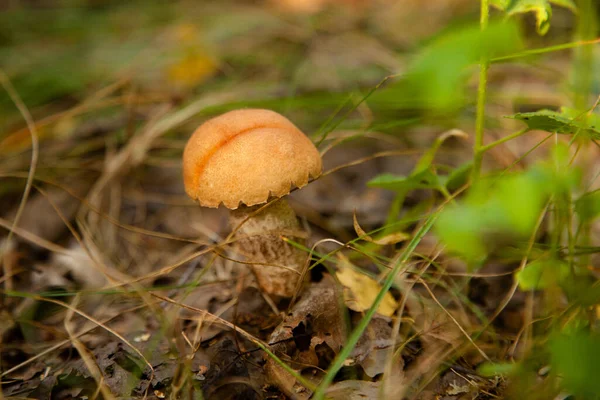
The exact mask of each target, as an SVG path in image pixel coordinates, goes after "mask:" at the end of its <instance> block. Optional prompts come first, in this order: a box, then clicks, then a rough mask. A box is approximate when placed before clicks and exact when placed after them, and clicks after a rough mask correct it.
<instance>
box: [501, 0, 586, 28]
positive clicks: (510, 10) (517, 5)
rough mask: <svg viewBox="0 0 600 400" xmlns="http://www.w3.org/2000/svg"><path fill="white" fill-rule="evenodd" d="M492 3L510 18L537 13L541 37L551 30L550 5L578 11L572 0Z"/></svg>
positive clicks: (502, 1) (512, 0)
mask: <svg viewBox="0 0 600 400" xmlns="http://www.w3.org/2000/svg"><path fill="white" fill-rule="evenodd" d="M490 3H491V4H492V5H493V6H495V7H497V8H499V9H500V10H502V11H504V12H505V13H506V14H507V15H508V16H512V15H515V14H524V13H529V12H532V13H535V20H536V28H537V32H538V33H539V34H540V35H545V34H546V33H547V32H548V29H550V18H551V17H552V6H551V5H550V3H552V4H556V5H558V6H562V7H566V8H569V9H570V10H571V11H573V12H576V11H577V7H576V6H575V3H574V2H573V1H572V0H491V1H490Z"/></svg>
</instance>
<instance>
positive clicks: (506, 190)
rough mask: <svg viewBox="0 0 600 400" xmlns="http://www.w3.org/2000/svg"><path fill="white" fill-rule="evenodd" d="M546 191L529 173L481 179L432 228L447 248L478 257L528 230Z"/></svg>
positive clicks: (462, 254)
mask: <svg viewBox="0 0 600 400" xmlns="http://www.w3.org/2000/svg"><path fill="white" fill-rule="evenodd" d="M546 199H547V191H546V190H545V188H544V186H543V184H540V182H538V181H537V179H536V178H535V176H534V175H533V174H531V173H519V174H514V175H511V176H507V177H503V178H501V179H498V181H497V182H495V183H492V182H490V181H489V180H484V181H481V182H480V183H479V184H478V185H477V186H476V187H474V188H472V189H471V190H470V191H469V193H468V194H467V196H466V198H465V199H464V200H463V201H462V202H460V203H459V204H454V205H451V206H448V207H447V208H446V209H445V210H444V211H443V212H442V214H441V215H440V218H439V220H438V223H437V226H436V232H437V234H438V236H439V237H440V239H441V240H442V241H443V242H444V243H445V244H446V246H447V247H448V249H449V250H450V251H452V252H454V253H457V254H459V255H461V256H463V257H465V258H466V259H468V260H470V261H473V262H476V261H481V260H482V259H483V258H485V256H486V255H487V253H489V252H490V251H492V250H493V249H494V248H496V247H497V246H498V245H499V244H500V243H502V242H505V241H506V240H509V238H513V239H524V238H525V237H527V236H528V235H529V234H531V232H532V230H533V227H534V226H535V222H536V220H537V219H538V217H539V215H540V212H541V210H542V207H543V205H544V202H545V201H546Z"/></svg>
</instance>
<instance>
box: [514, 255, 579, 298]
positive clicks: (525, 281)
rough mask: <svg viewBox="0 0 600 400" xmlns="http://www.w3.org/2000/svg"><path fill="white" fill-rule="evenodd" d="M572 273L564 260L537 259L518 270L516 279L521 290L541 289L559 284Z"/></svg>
mask: <svg viewBox="0 0 600 400" xmlns="http://www.w3.org/2000/svg"><path fill="white" fill-rule="evenodd" d="M570 274H571V270H570V269H569V266H568V265H567V264H566V263H565V262H563V261H560V260H556V259H550V260H536V261H534V262H532V263H530V264H529V265H527V267H525V269H523V270H522V271H519V272H517V274H516V279H517V282H519V288H521V290H540V289H547V288H550V287H556V286H559V285H560V283H561V282H563V281H564V280H565V279H567V278H568V277H569V275H570Z"/></svg>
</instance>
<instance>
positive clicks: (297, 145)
mask: <svg viewBox="0 0 600 400" xmlns="http://www.w3.org/2000/svg"><path fill="white" fill-rule="evenodd" d="M320 174H321V157H320V155H319V152H318V151H317V149H316V148H315V146H314V145H313V144H312V142H311V141H310V140H309V139H308V138H307V137H306V135H304V134H303V133H302V132H301V131H300V130H299V129H298V128H297V127H296V126H295V125H294V124H292V123H291V122H290V121H289V120H288V119H287V118H285V117H283V116H282V115H280V114H277V113H275V112H273V111H269V110H256V109H244V110H236V111H230V112H228V113H225V114H223V115H221V116H218V117H215V118H213V119H211V120H208V121H207V122H205V123H204V124H202V125H201V126H200V127H199V128H198V129H197V130H196V131H195V132H194V134H193V135H192V137H191V138H190V139H189V141H188V143H187V145H186V148H185V151H184V154H183V178H184V184H185V189H186V192H187V194H188V195H189V196H190V197H191V198H193V199H194V200H196V201H197V202H198V203H200V205H202V206H205V207H218V206H219V205H221V204H223V205H224V206H225V207H227V208H229V209H231V210H233V211H231V213H230V222H231V226H232V229H237V231H236V232H235V238H236V239H237V241H236V243H237V248H238V250H239V252H240V253H241V254H243V255H244V256H245V258H246V260H247V261H248V262H250V264H251V266H252V270H253V271H254V273H255V275H256V278H257V281H258V284H259V286H260V287H261V289H262V290H264V291H265V292H266V293H268V294H270V295H274V296H279V297H292V296H293V295H294V292H295V290H296V288H297V286H298V283H299V279H300V277H301V275H302V270H303V267H304V264H305V260H306V257H307V254H306V253H305V252H303V251H302V250H299V249H297V248H295V247H293V246H292V245H290V244H288V243H286V242H285V241H284V240H283V239H282V236H286V237H289V238H290V239H292V240H294V241H297V242H301V243H302V242H303V238H304V237H305V236H306V233H304V232H302V230H301V228H300V225H299V223H298V220H297V218H296V215H295V213H294V211H293V210H292V208H291V207H290V206H289V205H288V204H287V202H286V201H285V200H284V199H279V200H276V201H273V202H271V203H269V205H268V206H267V207H265V208H264V209H262V210H260V211H259V209H260V208H261V207H262V206H263V205H264V204H265V203H266V202H267V200H269V199H277V198H280V197H282V196H285V195H287V194H288V193H289V192H290V189H291V187H293V186H296V187H298V188H302V187H303V186H305V185H306V184H308V182H309V179H310V178H315V177H317V176H319V175H320ZM244 221H245V222H244Z"/></svg>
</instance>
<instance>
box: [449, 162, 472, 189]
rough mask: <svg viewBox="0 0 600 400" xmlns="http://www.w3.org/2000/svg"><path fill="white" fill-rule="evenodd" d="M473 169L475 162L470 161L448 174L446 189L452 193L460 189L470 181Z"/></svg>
mask: <svg viewBox="0 0 600 400" xmlns="http://www.w3.org/2000/svg"><path fill="white" fill-rule="evenodd" d="M472 169H473V162H472V161H469V162H466V163H464V164H463V165H460V166H459V167H457V168H455V169H453V170H452V172H450V174H448V177H447V179H446V184H445V185H446V189H448V190H449V191H450V192H452V191H454V190H456V189H458V188H460V187H461V186H463V185H465V184H466V183H467V182H468V181H469V177H470V175H471V170H472Z"/></svg>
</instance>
